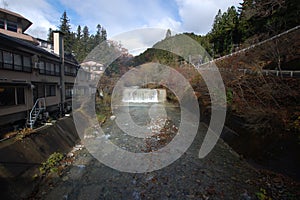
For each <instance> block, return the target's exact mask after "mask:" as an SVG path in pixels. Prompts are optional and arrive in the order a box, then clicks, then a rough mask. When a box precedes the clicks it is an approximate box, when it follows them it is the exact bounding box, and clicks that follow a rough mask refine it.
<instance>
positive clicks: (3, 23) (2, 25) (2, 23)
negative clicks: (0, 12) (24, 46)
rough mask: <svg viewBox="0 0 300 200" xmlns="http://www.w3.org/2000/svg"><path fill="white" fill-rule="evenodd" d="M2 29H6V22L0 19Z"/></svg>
mask: <svg viewBox="0 0 300 200" xmlns="http://www.w3.org/2000/svg"><path fill="white" fill-rule="evenodd" d="M0 28H1V29H5V22H4V20H3V19H0Z"/></svg>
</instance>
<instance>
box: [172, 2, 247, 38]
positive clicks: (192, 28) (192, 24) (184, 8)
mask: <svg viewBox="0 0 300 200" xmlns="http://www.w3.org/2000/svg"><path fill="white" fill-rule="evenodd" d="M176 2H177V5H178V10H179V15H180V18H181V20H182V27H181V30H182V31H184V32H195V33H198V34H202V35H204V34H206V33H207V32H208V31H210V29H211V26H212V24H213V20H214V17H215V16H216V14H217V11H218V10H219V9H221V10H222V11H223V12H224V11H226V10H227V8H228V7H231V6H237V5H238V3H239V2H241V0H229V1H228V0H227V1H219V0H201V1H199V0H176Z"/></svg>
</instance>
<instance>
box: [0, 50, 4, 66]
mask: <svg viewBox="0 0 300 200" xmlns="http://www.w3.org/2000/svg"><path fill="white" fill-rule="evenodd" d="M2 67H3V56H2V51H0V68H2Z"/></svg>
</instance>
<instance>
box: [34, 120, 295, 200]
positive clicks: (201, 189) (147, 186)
mask: <svg viewBox="0 0 300 200" xmlns="http://www.w3.org/2000/svg"><path fill="white" fill-rule="evenodd" d="M110 123H111V124H110ZM110 123H107V124H105V125H104V127H103V129H104V130H105V129H106V130H107V132H106V134H107V139H110V140H112V141H113V142H116V143H118V141H122V140H126V137H125V136H123V135H124V134H123V135H121V134H119V135H118V134H116V132H115V131H114V133H115V134H114V135H110V136H109V135H108V134H109V133H110V131H111V130H112V129H113V126H112V124H113V122H110ZM170 123H171V122H170ZM174 124H175V123H174ZM170 127H173V126H170ZM206 130H207V127H206V125H205V124H202V123H201V124H200V126H199V130H198V134H197V136H196V138H195V140H194V142H193V143H192V145H191V146H190V148H189V149H188V150H187V151H186V152H185V153H184V154H183V155H182V156H181V157H180V158H179V159H178V160H176V161H175V162H174V163H172V164H171V165H169V166H167V167H165V168H163V169H160V170H157V171H153V172H148V173H126V172H120V171H117V170H115V169H112V168H110V167H107V166H105V165H104V164H102V163H101V162H99V161H98V160H96V159H95V158H94V157H93V156H92V155H91V154H90V153H89V152H88V150H87V149H86V148H82V149H79V150H78V151H76V152H74V153H73V155H69V156H71V157H72V159H71V160H72V161H71V163H69V165H68V166H67V167H65V168H64V169H63V170H62V171H61V173H59V175H57V174H56V175H50V176H47V177H45V178H44V179H43V180H41V182H40V183H39V185H38V187H37V188H36V190H35V191H34V192H33V193H32V194H31V195H30V197H28V199H49V200H52V199H72V200H73V199H78V200H79V199H89V200H92V199H134V200H139V199H244V200H249V199H299V198H300V194H299V191H300V190H299V189H300V187H299V183H295V182H293V181H292V180H290V179H288V178H286V177H284V176H281V175H278V174H274V173H271V172H267V171H259V170H256V169H254V168H252V167H251V166H250V165H249V164H248V163H247V162H246V161H245V160H243V159H242V158H241V157H240V156H239V155H238V154H237V153H235V152H234V151H233V150H232V149H231V148H230V147H229V146H228V145H227V144H226V143H224V142H223V141H222V140H221V139H220V140H219V141H218V143H217V144H216V146H215V147H214V149H213V150H212V151H211V152H210V153H209V154H208V156H206V157H205V158H204V159H199V158H198V153H199V149H200V146H201V142H202V141H203V137H204V135H205V133H206ZM172 131H174V128H170V129H169V130H167V131H166V132H165V134H166V133H168V132H172ZM117 132H118V131H117ZM171 135H172V134H171ZM164 136H165V135H164ZM157 138H159V137H154V138H152V139H151V141H152V142H151V143H150V145H151V146H153V147H154V149H155V148H159V147H160V146H159V145H161V144H162V143H161V141H160V140H157ZM141 142H142V143H143V141H141ZM165 142H166V143H167V142H168V140H166V141H165ZM119 144H120V143H119ZM144 144H147V142H145V141H144ZM148 144H149V142H148ZM122 145H123V147H124V148H126V149H128V150H130V149H131V148H134V149H135V150H137V149H138V148H141V149H140V151H145V149H142V148H144V147H145V146H139V145H137V146H134V147H133V146H132V145H131V146H130V144H129V143H128V144H127V145H126V143H123V144H122ZM151 149H153V148H150V149H149V148H148V149H147V151H151Z"/></svg>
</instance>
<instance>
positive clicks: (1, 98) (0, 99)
mask: <svg viewBox="0 0 300 200" xmlns="http://www.w3.org/2000/svg"><path fill="white" fill-rule="evenodd" d="M12 105H15V88H13V87H0V106H12Z"/></svg>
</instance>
